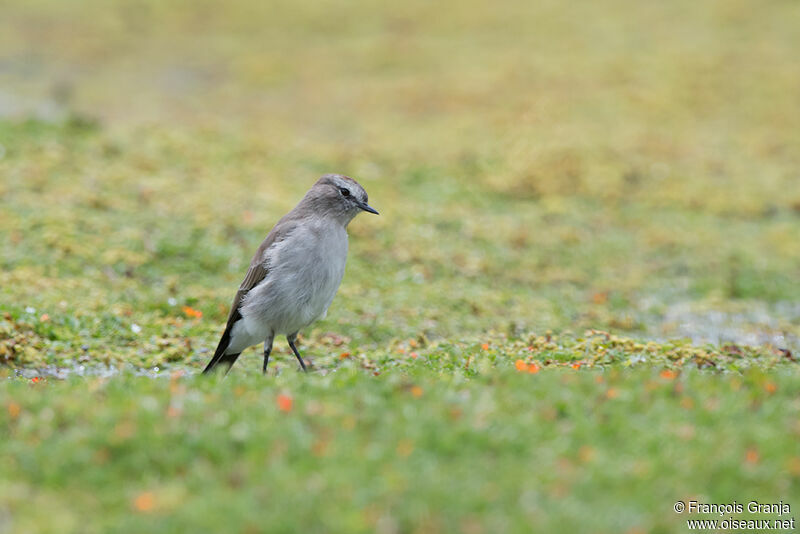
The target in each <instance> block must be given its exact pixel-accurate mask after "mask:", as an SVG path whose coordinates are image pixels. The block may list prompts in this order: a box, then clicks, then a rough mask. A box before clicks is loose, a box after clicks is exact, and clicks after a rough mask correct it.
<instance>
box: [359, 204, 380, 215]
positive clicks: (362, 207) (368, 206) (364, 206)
mask: <svg viewBox="0 0 800 534" xmlns="http://www.w3.org/2000/svg"><path fill="white" fill-rule="evenodd" d="M358 207H359V208H361V209H362V210H364V211H368V212H370V213H374V214H375V215H380V213H378V210H376V209H375V208H373V207H372V206H370V205H369V204H367V203H366V202H359V203H358Z"/></svg>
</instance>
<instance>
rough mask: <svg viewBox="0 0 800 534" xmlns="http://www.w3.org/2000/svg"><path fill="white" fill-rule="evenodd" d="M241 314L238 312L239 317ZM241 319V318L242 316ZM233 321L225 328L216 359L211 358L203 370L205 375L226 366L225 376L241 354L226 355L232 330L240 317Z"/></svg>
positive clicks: (215, 354) (216, 352) (234, 318)
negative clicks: (219, 366)
mask: <svg viewBox="0 0 800 534" xmlns="http://www.w3.org/2000/svg"><path fill="white" fill-rule="evenodd" d="M238 314H239V312H238V311H237V312H236V315H238ZM240 317H241V316H240ZM231 319H232V320H231V321H228V326H227V327H225V333H223V334H222V338H221V339H220V340H219V345H217V350H216V351H214V357H213V358H211V361H210V362H208V365H206V368H205V369H203V374H204V375H207V374H208V373H210V372H212V371H213V370H214V368H215V367H216V366H217V365H219V364H225V365H226V368H225V374H228V371H230V369H231V367H233V364H234V363H236V358H238V357H239V354H241V352H237V353H236V354H225V350H226V349H227V348H228V345H229V344H230V341H231V330H232V329H233V325H234V323H236V321H237V320H238V319H239V317H232V318H231Z"/></svg>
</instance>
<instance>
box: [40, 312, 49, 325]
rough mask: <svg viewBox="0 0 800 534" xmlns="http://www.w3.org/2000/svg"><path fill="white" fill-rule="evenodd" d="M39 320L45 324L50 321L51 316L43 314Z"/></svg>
mask: <svg viewBox="0 0 800 534" xmlns="http://www.w3.org/2000/svg"><path fill="white" fill-rule="evenodd" d="M39 320H40V321H42V322H43V323H46V322H47V321H49V320H50V316H49V315H47V314H46V313H43V314H42V316H41V317H39Z"/></svg>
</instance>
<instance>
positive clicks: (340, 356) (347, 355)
mask: <svg viewBox="0 0 800 534" xmlns="http://www.w3.org/2000/svg"><path fill="white" fill-rule="evenodd" d="M349 357H350V353H349V352H343V353H341V354H340V355H339V359H340V360H344V359H345V358H349Z"/></svg>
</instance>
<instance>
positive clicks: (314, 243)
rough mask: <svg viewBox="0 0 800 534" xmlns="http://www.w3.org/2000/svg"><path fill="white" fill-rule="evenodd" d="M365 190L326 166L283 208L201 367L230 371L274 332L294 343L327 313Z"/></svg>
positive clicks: (362, 207)
mask: <svg viewBox="0 0 800 534" xmlns="http://www.w3.org/2000/svg"><path fill="white" fill-rule="evenodd" d="M367 201H368V198H367V192H366V191H364V188H363V187H361V185H359V183H358V182H356V181H355V180H353V179H352V178H350V177H348V176H344V175H341V174H326V175H324V176H323V177H322V178H320V179H319V180H318V181H317V183H315V184H314V185H313V186H312V187H311V189H310V190H309V191H308V193H306V195H305V196H304V197H303V199H302V200H301V201H300V203H299V204H298V205H297V206H295V208H294V209H293V210H292V211H290V212H289V213H287V214H286V215H284V217H283V218H282V219H281V220H280V221H278V224H276V225H275V227H274V228H273V229H272V231H271V232H270V233H269V235H267V238H266V239H264V242H263V243H261V246H259V247H258V250H256V254H255V256H253V260H252V261H251V262H250V269H249V270H248V271H247V274H246V275H245V277H244V281H243V282H242V285H241V286H239V290H238V291H237V292H236V296H235V297H234V299H233V305H232V306H231V311H230V314H229V315H228V323H227V325H226V326H225V332H224V333H223V334H222V339H220V341H219V345H217V350H216V351H215V352H214V357H213V358H212V359H211V361H210V362H209V363H208V365H207V366H206V368H205V370H204V371H203V373H204V374H205V373H209V372H211V371H212V370H213V369H215V368H216V367H217V366H219V365H224V366H225V372H226V373H227V372H228V371H229V370H230V368H231V366H232V365H233V364H234V363H235V362H236V359H237V358H238V357H239V354H241V352H242V351H243V350H244V349H246V348H247V347H250V346H252V345H256V344H258V343H261V342H262V341H263V342H264V365H263V367H262V370H263V372H264V373H266V372H267V364H268V363H269V354H270V352H271V351H272V342H273V340H274V339H275V336H276V335H285V336H286V339H287V341H288V342H289V347H291V349H292V352H294V355H295V356H296V357H297V361H299V362H300V367H302V368H303V371H306V364H305V363H304V362H303V358H302V357H301V356H300V353H299V352H298V351H297V347H296V346H295V340H296V339H297V334H298V332H299V331H300V330H301V329H303V328H305V327H307V326H309V325H310V324H311V323H313V322H315V321H317V320H319V319H322V318H324V317H325V315H326V314H327V313H328V307H329V306H330V305H331V302H332V301H333V297H334V296H335V295H336V291H337V290H338V289H339V284H340V283H341V281H342V276H343V275H344V266H345V262H346V261H347V225H348V224H349V223H350V221H352V220H353V217H355V216H356V215H358V214H359V213H360V212H362V211H367V212H369V213H374V214H376V215H377V214H378V212H377V211H376V210H375V209H373V208H372V207H371V206H370V205H369V204H367Z"/></svg>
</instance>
